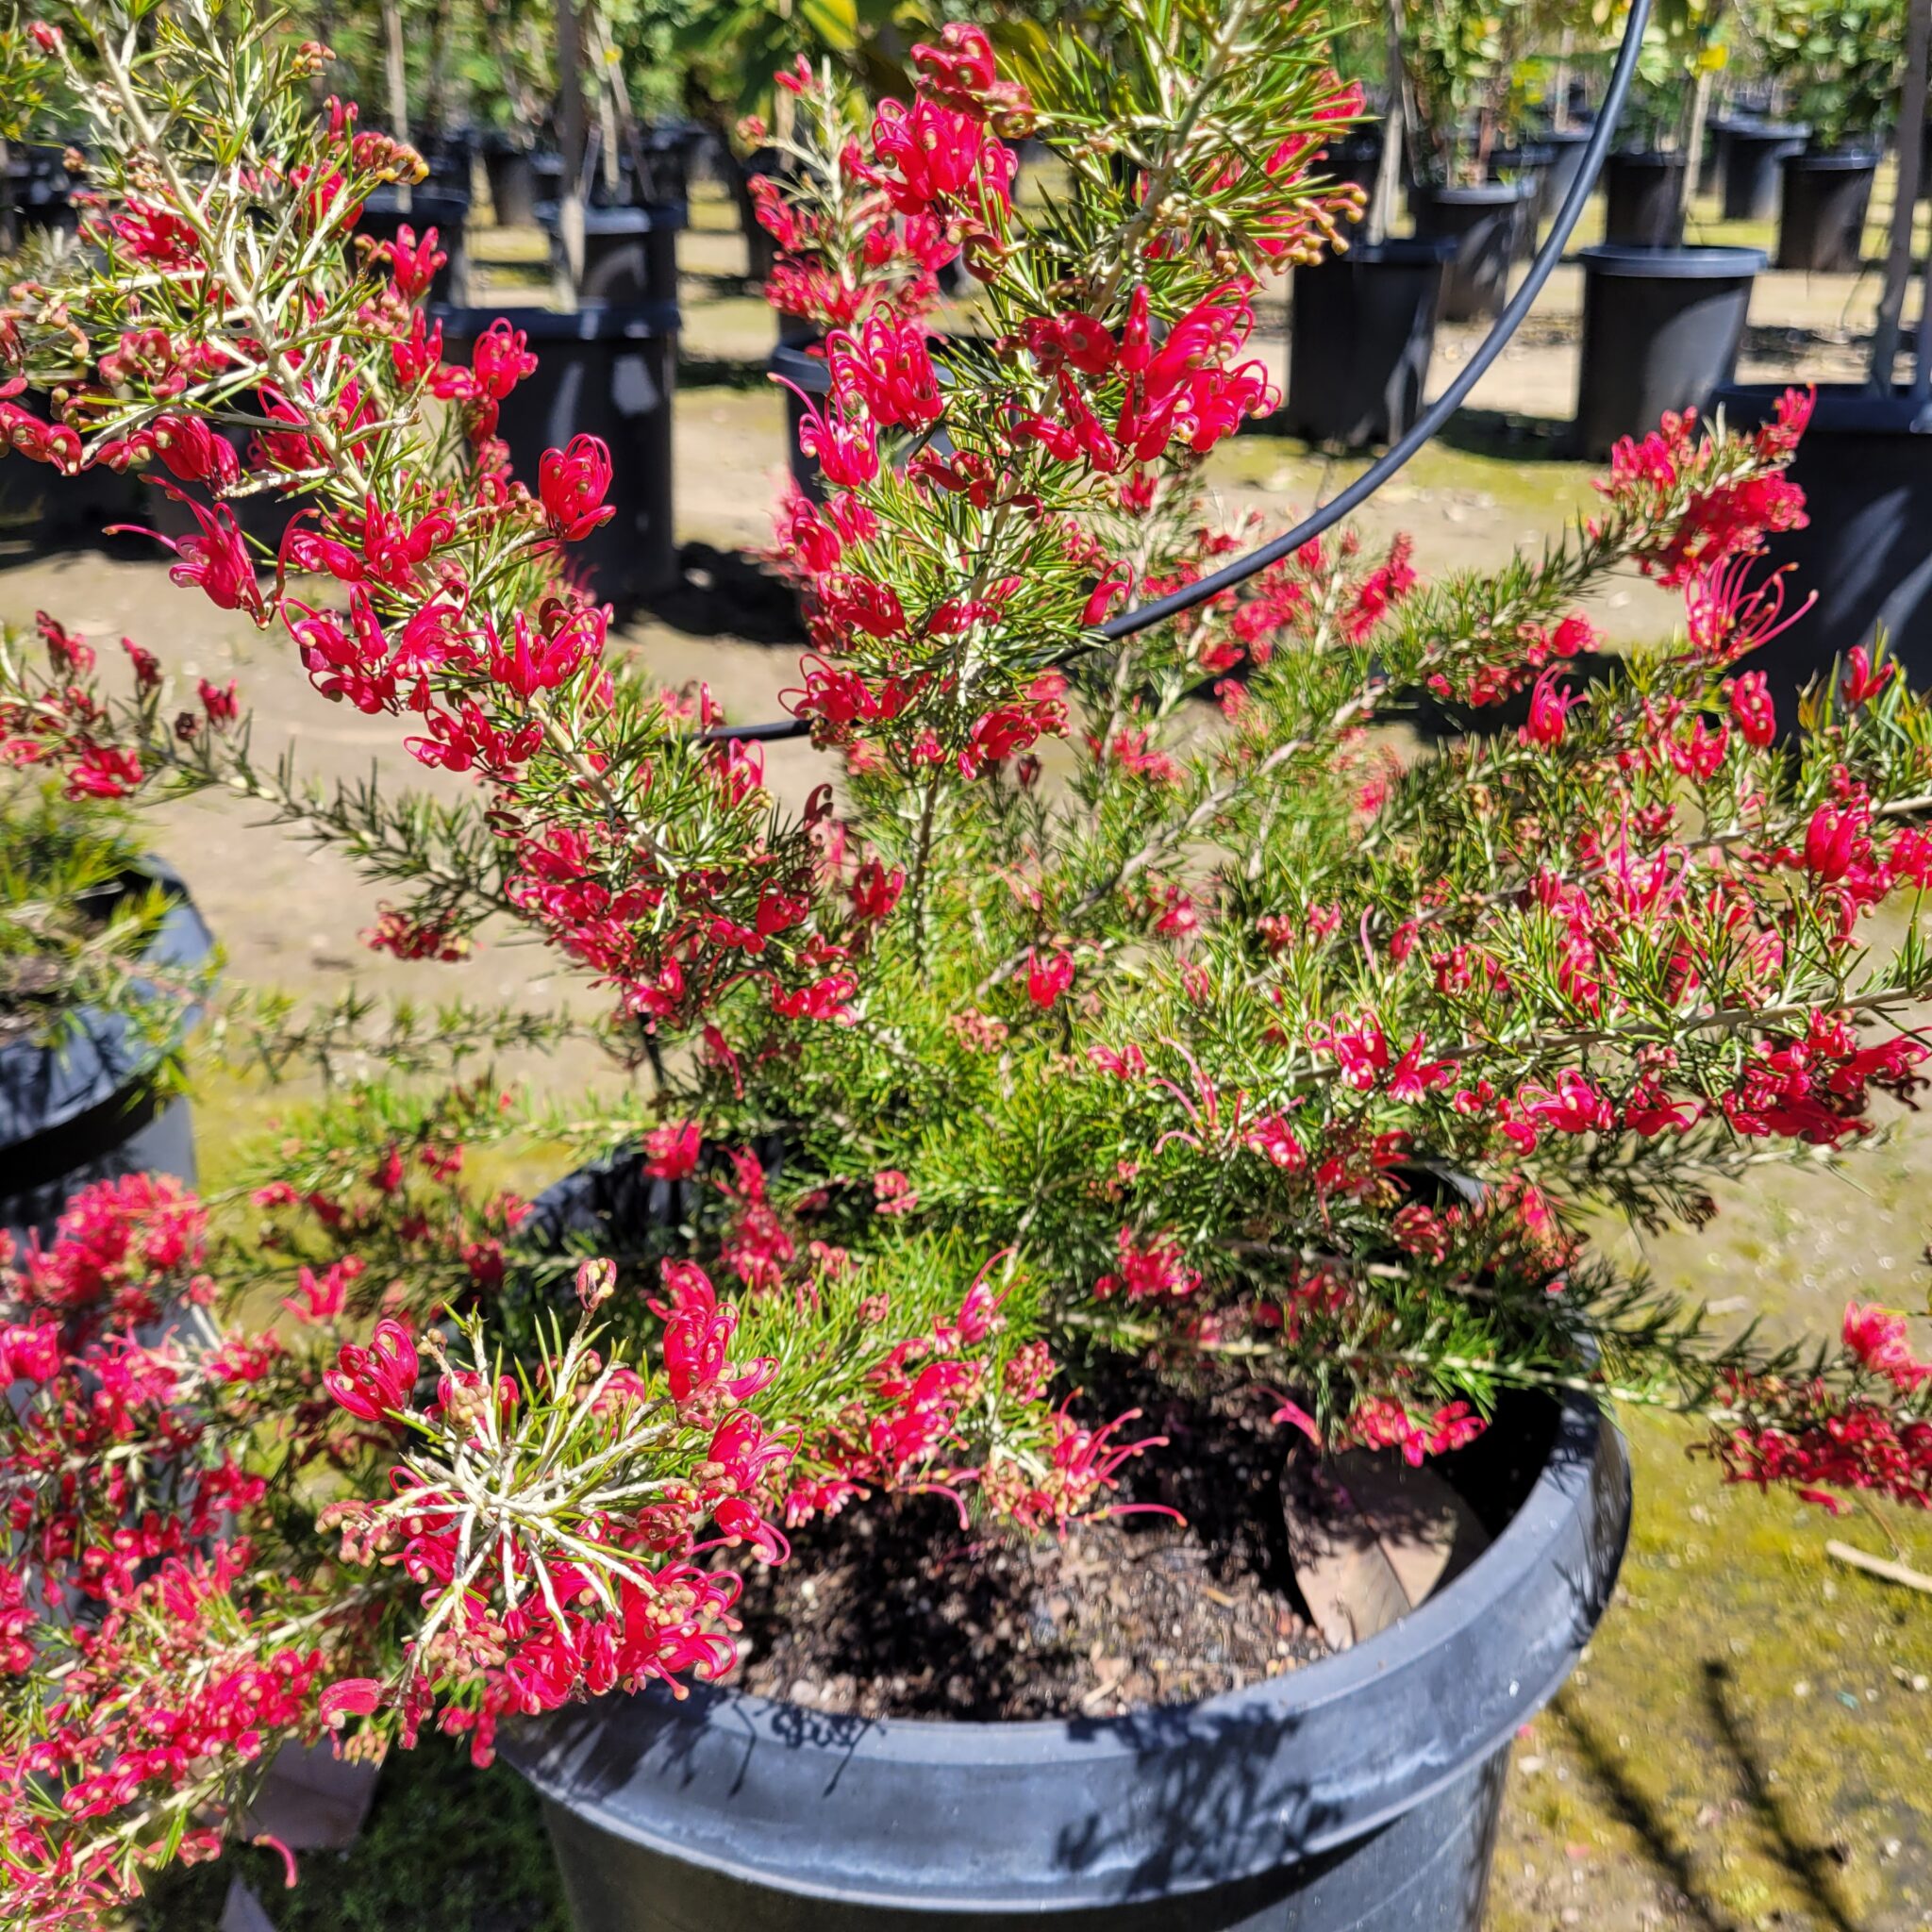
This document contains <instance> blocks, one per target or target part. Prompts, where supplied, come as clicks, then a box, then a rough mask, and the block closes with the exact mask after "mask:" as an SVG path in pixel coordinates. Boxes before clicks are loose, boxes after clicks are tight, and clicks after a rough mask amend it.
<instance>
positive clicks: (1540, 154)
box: [1490, 141, 1556, 261]
mask: <svg viewBox="0 0 1932 1932" xmlns="http://www.w3.org/2000/svg"><path fill="white" fill-rule="evenodd" d="M1555 156H1556V150H1555V149H1554V148H1551V147H1547V146H1545V145H1544V144H1543V143H1542V142H1541V141H1539V142H1533V143H1530V144H1527V145H1525V146H1523V147H1499V148H1497V149H1496V150H1495V151H1494V153H1492V154H1491V156H1490V173H1491V178H1492V179H1494V180H1497V181H1513V182H1514V183H1515V184H1516V185H1517V186H1518V187H1519V188H1523V189H1525V190H1527V191H1528V201H1527V204H1526V206H1525V207H1524V210H1523V218H1522V220H1521V221H1519V222H1518V223H1517V225H1516V237H1515V240H1516V258H1517V259H1518V260H1519V261H1527V260H1529V259H1530V258H1531V257H1532V256H1534V255H1535V253H1536V242H1537V231H1538V229H1539V227H1540V226H1541V223H1542V218H1543V201H1544V197H1545V189H1544V186H1543V183H1544V180H1545V178H1546V177H1547V175H1549V172H1550V162H1551V161H1552V160H1553V159H1554V158H1555Z"/></svg>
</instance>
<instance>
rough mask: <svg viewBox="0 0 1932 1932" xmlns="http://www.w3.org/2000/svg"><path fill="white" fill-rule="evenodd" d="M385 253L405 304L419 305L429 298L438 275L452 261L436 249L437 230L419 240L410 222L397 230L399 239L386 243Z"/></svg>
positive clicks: (426, 230) (383, 248)
mask: <svg viewBox="0 0 1932 1932" xmlns="http://www.w3.org/2000/svg"><path fill="white" fill-rule="evenodd" d="M382 252H383V253H384V254H385V255H386V256H387V257H388V258H389V266H390V273H391V275H393V276H394V277H395V284H396V293H397V294H399V295H400V296H401V297H402V298H403V300H404V301H405V302H419V301H421V300H422V298H423V297H424V296H425V295H426V294H428V292H429V285H430V284H431V283H432V282H433V281H435V279H436V271H437V270H438V269H440V268H441V267H442V266H443V265H444V264H445V263H446V262H447V261H448V260H449V257H448V256H447V255H445V254H444V253H443V251H442V250H441V248H439V247H438V246H437V245H436V230H435V229H434V228H425V229H424V231H423V239H422V240H421V241H420V242H419V241H417V239H416V231H415V229H414V228H412V227H410V226H409V225H408V223H407V222H404V223H402V224H400V225H398V227H397V229H396V239H395V240H394V241H393V242H384V243H383V244H382Z"/></svg>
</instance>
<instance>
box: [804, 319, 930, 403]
mask: <svg viewBox="0 0 1932 1932" xmlns="http://www.w3.org/2000/svg"><path fill="white" fill-rule="evenodd" d="M825 349H826V355H827V358H828V359H829V360H830V362H831V365H832V385H833V388H834V389H835V390H836V391H838V394H839V398H840V400H841V402H847V401H850V400H851V399H852V398H853V397H855V396H856V397H857V398H858V400H859V401H861V402H862V403H863V404H864V405H865V408H866V411H867V413H868V414H869V415H870V416H871V417H872V419H873V421H874V423H881V424H885V425H889V426H890V425H905V426H906V427H908V428H910V429H924V428H927V427H929V426H930V425H932V424H934V423H937V422H938V421H939V419H940V417H941V414H942V413H943V411H944V409H945V403H944V402H943V400H942V399H941V395H940V385H939V377H938V375H935V373H934V371H933V366H932V357H931V356H930V355H929V354H928V353H927V351H926V346H925V331H924V328H922V327H921V326H920V325H919V324H918V323H916V322H908V321H904V320H902V319H901V318H900V317H898V316H896V315H894V314H893V313H892V312H891V309H889V308H884V307H883V306H881V307H880V308H875V309H874V311H873V312H872V314H871V315H870V316H869V317H867V319H866V321H865V323H864V324H863V325H862V326H861V327H860V328H859V330H858V333H857V334H856V335H855V334H854V333H853V332H852V331H851V330H850V329H840V330H839V331H838V332H837V333H836V334H834V335H833V336H831V337H830V338H829V339H828V341H826V344H825Z"/></svg>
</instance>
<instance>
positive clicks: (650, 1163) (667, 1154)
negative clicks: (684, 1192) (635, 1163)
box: [644, 1121, 701, 1181]
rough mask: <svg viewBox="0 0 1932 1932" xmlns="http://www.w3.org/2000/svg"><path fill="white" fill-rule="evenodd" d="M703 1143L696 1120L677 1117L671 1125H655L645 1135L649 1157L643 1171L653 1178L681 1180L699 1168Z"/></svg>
mask: <svg viewBox="0 0 1932 1932" xmlns="http://www.w3.org/2000/svg"><path fill="white" fill-rule="evenodd" d="M700 1144H701V1141H700V1136H699V1133H698V1124H697V1122H696V1121H675V1122H673V1123H672V1124H670V1125H668V1126H662V1127H653V1128H652V1129H651V1131H650V1132H649V1133H648V1134H646V1135H645V1136H644V1152H645V1153H646V1155H648V1156H649V1158H648V1159H647V1160H646V1161H645V1162H644V1172H645V1173H646V1174H649V1175H650V1176H651V1178H652V1179H653V1180H659V1181H681V1180H683V1179H684V1177H685V1176H686V1175H687V1174H694V1173H696V1171H697V1164H698V1149H699V1146H700Z"/></svg>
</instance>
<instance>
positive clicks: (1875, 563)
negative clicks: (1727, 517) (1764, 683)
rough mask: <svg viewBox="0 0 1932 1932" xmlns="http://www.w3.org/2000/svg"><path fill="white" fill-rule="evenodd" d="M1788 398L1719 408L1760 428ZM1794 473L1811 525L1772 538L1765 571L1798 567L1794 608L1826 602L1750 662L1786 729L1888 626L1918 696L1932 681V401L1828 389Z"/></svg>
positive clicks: (1739, 396) (1746, 393)
mask: <svg viewBox="0 0 1932 1932" xmlns="http://www.w3.org/2000/svg"><path fill="white" fill-rule="evenodd" d="M1782 394H1783V390H1782V389H1781V388H1774V387H1770V386H1766V385H1758V384H1739V385H1735V386H1732V387H1728V388H1725V389H1724V390H1721V391H1719V392H1718V394H1717V396H1716V398H1715V399H1714V400H1715V403H1716V404H1718V405H1722V407H1723V408H1724V414H1725V417H1726V420H1727V421H1729V422H1730V423H1732V424H1733V425H1741V426H1743V427H1746V428H1752V427H1755V426H1756V425H1758V424H1759V423H1762V422H1764V421H1766V420H1767V419H1768V418H1769V417H1770V416H1771V414H1772V412H1773V410H1774V408H1775V407H1776V403H1777V399H1778V397H1779V396H1780V395H1782ZM1790 475H1791V480H1792V481H1793V482H1794V483H1796V484H1798V485H1799V486H1800V488H1802V489H1803V491H1804V492H1805V511H1806V515H1807V518H1808V519H1809V521H1808V523H1807V525H1806V527H1805V528H1804V529H1802V530H1792V531H1790V532H1788V533H1787V534H1785V535H1783V536H1777V537H1772V538H1770V539H1769V540H1767V541H1768V548H1769V551H1770V555H1769V557H1768V558H1766V561H1765V566H1764V567H1765V569H1766V570H1771V569H1774V568H1775V567H1777V566H1779V565H1782V564H1787V563H1789V564H1792V565H1794V566H1795V567H1796V568H1795V573H1794V575H1793V579H1792V583H1791V587H1790V588H1791V592H1792V593H1793V594H1792V595H1791V596H1790V600H1789V601H1790V608H1796V606H1797V605H1798V604H1799V603H1801V602H1802V601H1803V600H1804V598H1805V597H1807V595H1810V594H1812V593H1813V592H1815V593H1816V595H1817V600H1818V601H1817V602H1816V603H1815V604H1814V605H1813V606H1812V607H1811V608H1810V609H1809V610H1808V611H1807V612H1806V613H1805V615H1804V616H1803V617H1801V618H1800V619H1799V620H1798V621H1797V623H1795V624H1794V625H1791V627H1790V629H1789V630H1787V631H1785V632H1784V633H1783V634H1782V635H1780V636H1778V637H1775V638H1774V639H1773V640H1772V641H1770V642H1769V643H1768V644H1765V645H1763V646H1761V647H1760V648H1759V649H1757V650H1756V651H1754V652H1753V653H1752V654H1751V658H1750V660H1749V668H1750V669H1752V670H1755V671H1762V672H1763V673H1764V674H1765V675H1766V676H1767V678H1768V679H1769V680H1770V684H1771V691H1772V696H1773V698H1774V701H1775V703H1776V706H1777V717H1778V723H1779V724H1780V725H1781V726H1783V727H1784V728H1785V729H1787V730H1789V729H1790V728H1791V726H1792V725H1793V724H1795V723H1796V720H1797V700H1798V694H1799V692H1800V691H1803V690H1804V688H1805V687H1806V685H1807V684H1808V683H1810V682H1811V680H1812V679H1813V678H1814V677H1818V676H1822V675H1824V674H1825V673H1827V672H1828V671H1829V670H1830V668H1831V665H1832V662H1833V660H1834V659H1838V658H1843V656H1844V654H1845V653H1846V652H1848V651H1849V650H1850V649H1851V648H1852V646H1853V645H1854V644H1868V645H1869V644H1870V643H1871V642H1872V641H1873V639H1874V635H1875V634H1876V633H1877V632H1878V631H1879V630H1881V629H1882V630H1883V631H1884V632H1885V634H1886V641H1887V643H1888V646H1889V648H1890V651H1891V653H1892V654H1893V655H1894V656H1895V657H1896V658H1898V659H1899V661H1900V663H1901V664H1902V665H1903V666H1904V668H1905V671H1906V674H1907V677H1908V679H1909V681H1910V682H1911V684H1912V685H1913V687H1914V688H1915V689H1916V688H1918V687H1921V686H1923V685H1924V684H1925V683H1927V682H1928V681H1932V542H1928V541H1927V532H1928V531H1932V404H1928V403H1927V402H1926V401H1924V399H1922V398H1914V397H1913V396H1911V395H1909V394H1908V393H1907V392H1906V391H1898V392H1897V393H1896V394H1893V395H1890V396H1885V395H1874V394H1872V393H1870V392H1869V391H1864V390H1861V389H1857V388H1855V387H1853V386H1852V385H1850V384H1842V383H1822V384H1820V385H1819V387H1818V391H1817V400H1816V402H1815V404H1814V406H1813V408H1812V414H1811V422H1810V425H1809V427H1808V428H1807V430H1806V431H1805V436H1804V440H1803V441H1801V442H1800V443H1799V445H1798V450H1797V454H1796V456H1795V457H1794V458H1792V461H1791V468H1790Z"/></svg>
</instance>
